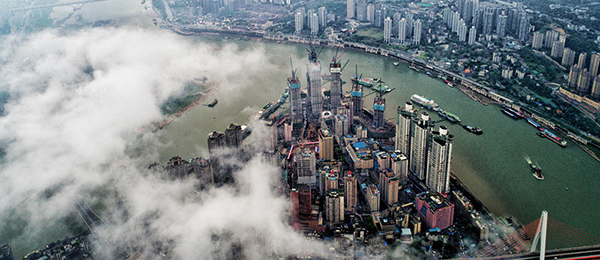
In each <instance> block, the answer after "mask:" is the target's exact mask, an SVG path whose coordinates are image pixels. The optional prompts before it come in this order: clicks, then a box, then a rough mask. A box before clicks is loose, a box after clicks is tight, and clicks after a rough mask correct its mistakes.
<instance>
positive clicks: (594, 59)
mask: <svg viewBox="0 0 600 260" xmlns="http://www.w3.org/2000/svg"><path fill="white" fill-rule="evenodd" d="M599 65H600V54H598V53H592V56H591V57H590V69H589V72H590V75H591V76H592V77H596V76H597V75H598V66H599Z"/></svg>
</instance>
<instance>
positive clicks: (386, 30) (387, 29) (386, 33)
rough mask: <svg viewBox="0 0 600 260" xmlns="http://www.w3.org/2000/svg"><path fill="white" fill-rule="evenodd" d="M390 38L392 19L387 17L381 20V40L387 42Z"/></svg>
mask: <svg viewBox="0 0 600 260" xmlns="http://www.w3.org/2000/svg"><path fill="white" fill-rule="evenodd" d="M391 40H392V19H390V18H389V17H387V18H385V21H383V41H384V42H387V43H389V42H390V41H391Z"/></svg>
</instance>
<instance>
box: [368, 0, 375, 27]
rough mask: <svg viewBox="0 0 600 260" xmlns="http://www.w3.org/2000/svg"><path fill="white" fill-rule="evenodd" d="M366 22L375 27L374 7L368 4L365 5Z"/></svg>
mask: <svg viewBox="0 0 600 260" xmlns="http://www.w3.org/2000/svg"><path fill="white" fill-rule="evenodd" d="M367 21H369V23H371V25H375V5H374V4H368V5H367Z"/></svg>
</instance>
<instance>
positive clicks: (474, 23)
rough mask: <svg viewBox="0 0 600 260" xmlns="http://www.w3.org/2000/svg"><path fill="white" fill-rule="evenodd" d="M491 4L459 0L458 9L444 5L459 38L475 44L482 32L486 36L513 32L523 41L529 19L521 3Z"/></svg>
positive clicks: (445, 15)
mask: <svg viewBox="0 0 600 260" xmlns="http://www.w3.org/2000/svg"><path fill="white" fill-rule="evenodd" d="M500 3H502V4H492V3H490V2H483V3H480V2H479V0H459V1H457V2H456V6H455V9H454V10H453V9H451V8H445V9H444V11H443V19H444V22H446V24H447V26H448V28H450V29H451V31H452V33H456V34H457V35H458V38H459V40H460V41H468V43H469V44H474V43H475V41H477V40H478V39H477V34H478V32H479V34H480V35H482V36H483V37H484V38H485V39H486V40H491V39H492V37H497V38H502V37H504V36H506V35H512V36H514V37H516V38H518V39H519V40H521V41H526V40H527V39H528V36H529V31H530V27H531V25H530V23H529V17H528V15H527V12H526V11H525V9H524V8H523V4H522V3H518V2H513V3H510V4H505V3H504V2H500Z"/></svg>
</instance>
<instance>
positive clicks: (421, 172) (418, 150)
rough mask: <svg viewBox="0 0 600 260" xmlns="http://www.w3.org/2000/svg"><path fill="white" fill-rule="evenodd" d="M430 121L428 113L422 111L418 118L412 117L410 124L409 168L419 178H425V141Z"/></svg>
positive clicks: (427, 136) (426, 140)
mask: <svg viewBox="0 0 600 260" xmlns="http://www.w3.org/2000/svg"><path fill="white" fill-rule="evenodd" d="M430 129H431V122H430V121H429V114H428V113H427V112H422V113H421V116H420V117H419V118H414V119H413V122H412V124H411V135H412V136H411V138H410V156H409V157H408V159H409V162H410V163H409V169H410V171H411V172H412V173H413V174H414V175H415V176H416V177H417V178H419V179H420V180H425V174H426V171H427V169H426V166H427V142H428V141H429V139H428V138H429V133H430V131H431V130H430Z"/></svg>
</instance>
